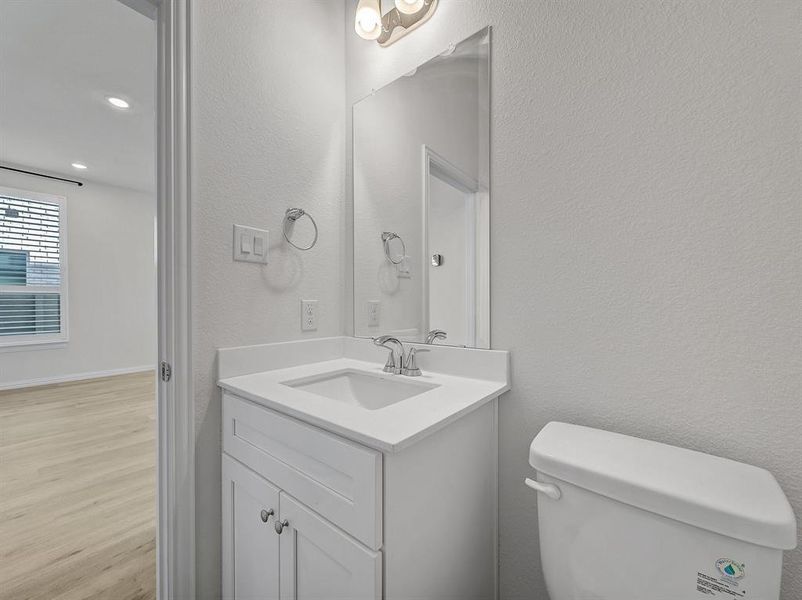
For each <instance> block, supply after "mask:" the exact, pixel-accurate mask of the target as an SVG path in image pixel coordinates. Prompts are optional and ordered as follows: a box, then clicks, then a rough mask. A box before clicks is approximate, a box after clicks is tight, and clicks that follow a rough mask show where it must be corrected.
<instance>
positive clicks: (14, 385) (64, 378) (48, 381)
mask: <svg viewBox="0 0 802 600" xmlns="http://www.w3.org/2000/svg"><path fill="white" fill-rule="evenodd" d="M143 371H153V373H154V376H155V373H156V365H155V364H153V365H141V366H138V367H126V368H123V369H109V370H107V371H91V372H87V373H73V374H71V375H57V376H55V377H41V378H39V379H25V380H22V381H12V382H10V383H0V390H15V389H19V388H26V387H36V386H40V385H53V384H54V383H69V382H70V381H82V380H84V379H98V378H100V377H112V376H114V375H128V374H129V373H141V372H143Z"/></svg>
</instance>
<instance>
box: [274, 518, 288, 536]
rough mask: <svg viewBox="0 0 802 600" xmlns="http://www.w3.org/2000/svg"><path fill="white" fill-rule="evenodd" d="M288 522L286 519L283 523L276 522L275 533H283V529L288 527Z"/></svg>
mask: <svg viewBox="0 0 802 600" xmlns="http://www.w3.org/2000/svg"><path fill="white" fill-rule="evenodd" d="M289 526H290V522H289V521H288V520H287V519H284V520H283V521H276V533H277V534H279V535H281V532H282V531H284V528H285V527H289Z"/></svg>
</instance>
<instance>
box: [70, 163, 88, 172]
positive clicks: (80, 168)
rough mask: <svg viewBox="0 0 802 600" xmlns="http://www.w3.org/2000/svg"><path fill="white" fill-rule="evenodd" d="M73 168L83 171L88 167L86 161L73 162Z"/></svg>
mask: <svg viewBox="0 0 802 600" xmlns="http://www.w3.org/2000/svg"><path fill="white" fill-rule="evenodd" d="M72 168H73V169H78V170H79V171H83V170H84V169H86V165H85V164H84V163H79V162H74V163H72Z"/></svg>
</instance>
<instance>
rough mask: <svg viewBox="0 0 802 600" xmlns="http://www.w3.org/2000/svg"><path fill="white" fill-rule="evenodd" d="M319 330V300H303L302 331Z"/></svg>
mask: <svg viewBox="0 0 802 600" xmlns="http://www.w3.org/2000/svg"><path fill="white" fill-rule="evenodd" d="M316 329H317V300H301V331H315V330H316Z"/></svg>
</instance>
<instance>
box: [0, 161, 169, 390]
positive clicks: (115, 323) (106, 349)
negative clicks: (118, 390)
mask: <svg viewBox="0 0 802 600" xmlns="http://www.w3.org/2000/svg"><path fill="white" fill-rule="evenodd" d="M0 186H4V187H11V188H17V189H21V190H30V191H32V192H39V193H43V194H55V195H58V196H64V197H66V198H67V244H68V246H67V251H68V258H67V272H68V281H67V285H68V291H67V293H68V301H69V304H68V310H69V334H70V339H69V342H68V343H67V345H66V346H65V347H62V348H47V349H43V350H23V351H18V350H13V351H5V352H0V387H3V386H11V385H15V384H20V383H23V382H29V381H32V380H42V379H45V380H46V379H58V378H62V377H65V378H66V377H74V376H76V375H81V374H92V373H97V372H99V371H113V370H118V369H130V368H140V367H147V366H152V367H153V368H155V365H156V260H155V254H154V253H155V246H154V239H153V236H154V233H155V218H156V200H155V198H154V197H153V196H151V195H148V194H143V193H141V192H136V191H133V190H129V189H125V188H120V187H113V186H109V185H102V184H98V183H93V182H91V181H87V182H86V184H85V185H84V186H83V187H76V186H73V185H65V184H63V183H58V182H55V181H47V180H45V179H39V178H34V177H30V176H27V175H21V174H19V173H11V172H8V171H0Z"/></svg>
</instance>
